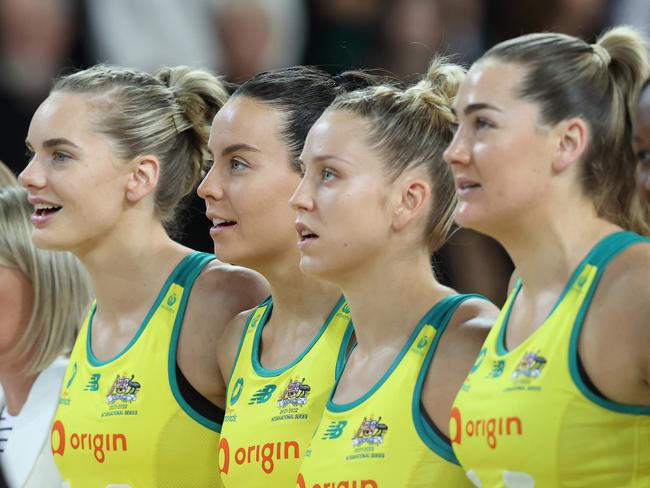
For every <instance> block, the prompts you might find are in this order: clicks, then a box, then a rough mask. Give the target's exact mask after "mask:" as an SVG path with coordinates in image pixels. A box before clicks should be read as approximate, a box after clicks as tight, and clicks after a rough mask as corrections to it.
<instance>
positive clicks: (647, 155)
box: [636, 151, 650, 164]
mask: <svg viewBox="0 0 650 488" xmlns="http://www.w3.org/2000/svg"><path fill="white" fill-rule="evenodd" d="M636 158H637V160H639V161H640V162H641V163H643V164H648V163H650V151H639V152H638V153H637V154H636Z"/></svg>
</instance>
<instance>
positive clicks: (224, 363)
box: [217, 308, 255, 382]
mask: <svg viewBox="0 0 650 488" xmlns="http://www.w3.org/2000/svg"><path fill="white" fill-rule="evenodd" d="M254 312H255V308H251V309H249V310H244V311H243V312H240V313H238V314H237V315H235V316H234V317H233V318H232V319H231V320H230V321H229V322H228V323H227V324H226V326H225V327H224V331H223V335H222V336H221V340H220V341H219V344H218V345H217V360H218V361H219V366H220V370H221V372H222V374H223V375H224V381H226V382H227V381H228V379H229V378H230V375H231V374H232V370H233V368H234V366H235V359H236V357H237V354H238V352H239V347H240V344H241V341H242V338H243V336H244V331H245V330H246V326H247V324H248V320H249V318H250V316H251V315H252V314H253V313H254Z"/></svg>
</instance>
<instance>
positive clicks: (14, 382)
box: [0, 372, 38, 416]
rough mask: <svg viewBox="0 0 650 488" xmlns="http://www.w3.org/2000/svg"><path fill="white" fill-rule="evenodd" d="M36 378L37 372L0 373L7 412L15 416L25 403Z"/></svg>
mask: <svg viewBox="0 0 650 488" xmlns="http://www.w3.org/2000/svg"><path fill="white" fill-rule="evenodd" d="M36 378H38V373H35V374H34V373H32V374H27V373H13V372H12V373H7V374H5V373H4V372H3V373H2V374H0V384H2V389H3V390H4V395H5V402H6V405H7V412H9V415H13V416H16V415H18V414H19V413H20V411H21V410H22V409H23V407H24V406H25V403H27V397H28V396H29V392H30V390H31V389H32V386H33V385H34V382H35V381H36Z"/></svg>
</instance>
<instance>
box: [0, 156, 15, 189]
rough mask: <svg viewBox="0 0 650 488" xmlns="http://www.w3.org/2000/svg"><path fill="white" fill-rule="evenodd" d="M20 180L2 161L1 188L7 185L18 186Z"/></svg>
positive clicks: (0, 164)
mask: <svg viewBox="0 0 650 488" xmlns="http://www.w3.org/2000/svg"><path fill="white" fill-rule="evenodd" d="M17 185H18V180H17V179H16V175H14V173H13V172H12V171H11V170H10V169H9V168H8V167H7V166H6V165H5V164H4V163H3V162H2V161H0V189H2V188H4V187H5V186H17Z"/></svg>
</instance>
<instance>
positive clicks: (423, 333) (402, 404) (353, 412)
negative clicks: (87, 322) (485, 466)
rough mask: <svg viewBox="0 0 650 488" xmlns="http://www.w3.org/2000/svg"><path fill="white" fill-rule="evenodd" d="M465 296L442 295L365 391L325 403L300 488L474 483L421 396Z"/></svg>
mask: <svg viewBox="0 0 650 488" xmlns="http://www.w3.org/2000/svg"><path fill="white" fill-rule="evenodd" d="M465 298H468V296H462V295H452V296H451V297H447V299H445V300H443V301H442V302H439V304H437V305H436V307H434V308H433V309H432V310H431V311H430V312H429V313H428V314H427V315H425V317H424V318H423V320H422V321H421V322H420V323H419V324H418V326H417V327H416V329H415V330H414V332H413V334H412V335H411V337H410V339H409V341H408V342H407V343H406V345H405V346H404V349H403V350H402V352H401V353H400V354H399V355H398V356H397V358H396V359H395V361H394V362H393V364H392V366H391V368H389V370H388V371H387V373H386V374H385V375H384V377H383V378H382V379H381V380H380V381H379V382H378V383H377V385H375V387H373V388H372V389H371V390H370V391H369V392H368V393H366V394H365V395H364V396H362V397H361V398H359V399H358V400H356V401H354V402H351V403H349V404H346V405H337V404H334V403H332V402H331V401H330V402H328V404H327V408H326V410H325V413H324V414H323V419H322V420H321V423H320V425H319V427H318V429H317V430H316V433H315V434H314V437H313V439H312V441H311V444H310V446H309V449H308V451H307V452H306V454H305V458H304V459H303V462H302V465H301V467H300V474H299V476H298V480H297V485H296V486H297V487H298V488H325V487H328V488H337V487H341V488H344V487H345V488H353V487H354V488H396V487H408V488H416V487H422V488H424V487H440V488H455V487H467V486H469V487H471V486H472V485H471V483H470V482H469V480H468V479H467V478H466V477H465V474H464V473H463V470H462V469H461V468H460V466H458V464H456V460H455V458H454V456H453V453H452V451H451V447H450V445H449V443H448V442H447V441H445V440H443V438H442V437H441V436H440V435H439V434H437V433H435V432H434V431H433V430H432V429H431V427H430V426H429V424H428V423H427V422H426V421H425V420H424V419H423V417H422V409H421V398H420V396H421V395H420V392H421V386H422V382H423V381H424V378H425V375H426V372H427V370H428V365H429V363H430V360H431V357H432V356H433V354H434V353H435V348H436V346H437V343H438V340H439V337H440V335H441V334H442V332H443V330H444V328H445V326H446V324H447V322H448V320H449V318H450V317H451V315H452V314H453V311H454V310H455V309H456V306H457V305H458V304H459V303H460V302H461V301H462V300H463V299H465ZM443 456H444V457H443Z"/></svg>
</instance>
